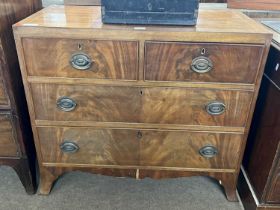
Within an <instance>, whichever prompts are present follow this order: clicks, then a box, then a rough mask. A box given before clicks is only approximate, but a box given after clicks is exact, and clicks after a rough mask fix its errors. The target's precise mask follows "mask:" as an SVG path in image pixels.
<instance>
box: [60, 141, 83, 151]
mask: <svg viewBox="0 0 280 210" xmlns="http://www.w3.org/2000/svg"><path fill="white" fill-rule="evenodd" d="M79 149H80V148H79V146H78V145H77V144H76V143H74V142H70V141H64V142H63V143H62V144H61V145H60V150H61V151H62V152H64V153H75V152H78V150H79Z"/></svg>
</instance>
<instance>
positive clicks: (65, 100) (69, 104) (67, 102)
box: [56, 96, 77, 112]
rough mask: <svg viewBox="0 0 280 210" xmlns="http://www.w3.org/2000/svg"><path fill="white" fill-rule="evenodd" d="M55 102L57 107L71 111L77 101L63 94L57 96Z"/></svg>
mask: <svg viewBox="0 0 280 210" xmlns="http://www.w3.org/2000/svg"><path fill="white" fill-rule="evenodd" d="M56 104H57V107H58V108H59V109H60V110H62V111H64V112H71V111H73V110H74V109H75V108H76V106H77V103H76V102H75V101H74V100H73V99H71V98H69V97H65V96H64V97H61V98H59V99H58V100H57V103H56Z"/></svg>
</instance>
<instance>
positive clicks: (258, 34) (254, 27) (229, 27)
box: [14, 5, 270, 43]
mask: <svg viewBox="0 0 280 210" xmlns="http://www.w3.org/2000/svg"><path fill="white" fill-rule="evenodd" d="M14 27H15V28H18V27H19V28H22V27H23V29H21V30H25V29H27V30H28V28H30V27H36V28H41V29H46V28H47V29H48V31H49V33H48V34H49V35H51V34H52V30H53V29H55V28H60V29H64V30H67V29H84V30H94V31H107V32H110V33H111V35H112V36H111V37H112V38H113V36H115V37H118V36H117V35H120V36H119V37H122V38H123V39H125V38H131V39H133V38H134V39H139V34H145V35H146V38H151V39H152V36H153V35H155V32H156V34H157V35H156V37H155V39H159V37H158V35H160V34H162V36H164V34H168V36H169V41H170V39H172V37H173V39H175V40H174V41H176V40H180V39H184V38H185V39H186V36H190V35H191V34H192V33H195V36H196V39H195V40H194V41H200V40H201V39H202V38H203V39H204V40H205V39H207V41H209V42H210V41H212V42H222V41H227V42H238V43H264V42H265V38H263V36H264V35H269V34H270V32H269V31H268V30H267V29H266V28H265V27H264V26H262V25H260V24H259V23H256V22H255V21H254V20H252V19H250V18H248V17H247V16H246V15H244V14H242V13H241V12H238V11H234V10H230V9H225V10H205V9H200V11H199V17H198V21H197V25H196V26H195V27H181V26H178V27H176V26H175V27H174V26H173V27H170V26H145V27H144V26H135V25H108V24H106V25H105V24H103V23H102V20H101V7H99V6H87V7H83V6H81V7H78V8H77V7H75V6H57V5H53V6H50V7H47V8H45V9H43V10H41V11H39V12H37V13H35V14H34V15H32V16H30V17H28V18H26V19H24V20H22V21H20V22H18V23H17V24H15V25H14ZM51 29H52V30H51ZM120 31H122V32H124V33H121V32H120ZM186 32H188V33H186ZM30 33H32V32H30ZM62 33H63V32H62ZM116 33H117V34H116ZM198 33H203V34H205V33H209V35H207V36H206V35H204V36H200V37H197V34H198ZM213 33H215V34H213ZM225 33H227V34H229V35H230V38H229V37H227V36H224V35H225ZM36 34H37V35H38V30H37V31H36ZM238 34H243V38H242V39H241V38H239V37H238ZM64 35H65V36H69V34H67V33H66V32H65V34H64ZM137 35H138V36H137ZM170 35H173V36H170ZM148 36H149V37H148ZM269 36H270V35H269ZM143 38H144V37H143ZM188 40H189V37H188Z"/></svg>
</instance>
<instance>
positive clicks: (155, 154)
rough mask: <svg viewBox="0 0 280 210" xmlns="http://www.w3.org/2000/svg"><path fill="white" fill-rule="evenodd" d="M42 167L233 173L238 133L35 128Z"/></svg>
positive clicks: (239, 137) (236, 160)
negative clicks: (102, 167)
mask: <svg viewBox="0 0 280 210" xmlns="http://www.w3.org/2000/svg"><path fill="white" fill-rule="evenodd" d="M38 132H39V138H40V142H41V145H40V146H41V153H42V157H43V162H44V163H68V164H95V165H110V166H111V165H113V166H114V165H120V166H143V167H144V166H154V167H179V168H205V169H221V168H222V169H235V168H236V166H237V163H238V157H239V155H240V150H241V143H242V135H236V134H218V133H190V132H183V131H150V130H143V131H141V130H125V129H94V128H67V127H64V128H55V127H40V128H38Z"/></svg>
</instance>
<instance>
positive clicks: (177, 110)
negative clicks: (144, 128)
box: [141, 88, 252, 127]
mask: <svg viewBox="0 0 280 210" xmlns="http://www.w3.org/2000/svg"><path fill="white" fill-rule="evenodd" d="M251 99H252V93H251V92H239V91H218V90H203V89H195V88H194V89H191V88H189V89H185V88H145V89H143V96H142V101H141V104H142V109H143V110H142V113H141V121H142V122H146V123H163V124H189V125H209V126H234V127H235V126H237V127H243V126H245V124H246V119H247V116H248V113H249V109H250V102H251ZM215 102H217V105H215ZM208 105H209V106H211V105H213V108H214V109H215V108H217V110H219V108H220V107H221V106H224V112H222V113H221V114H217V113H211V112H208V111H207V109H206V107H208ZM221 108H223V107H221Z"/></svg>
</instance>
